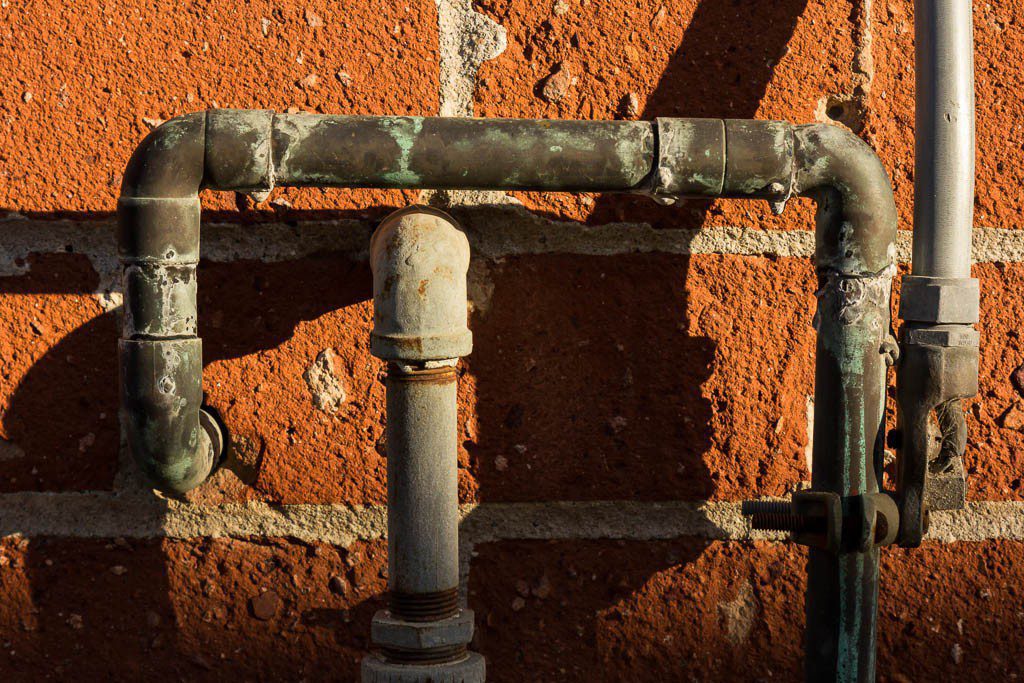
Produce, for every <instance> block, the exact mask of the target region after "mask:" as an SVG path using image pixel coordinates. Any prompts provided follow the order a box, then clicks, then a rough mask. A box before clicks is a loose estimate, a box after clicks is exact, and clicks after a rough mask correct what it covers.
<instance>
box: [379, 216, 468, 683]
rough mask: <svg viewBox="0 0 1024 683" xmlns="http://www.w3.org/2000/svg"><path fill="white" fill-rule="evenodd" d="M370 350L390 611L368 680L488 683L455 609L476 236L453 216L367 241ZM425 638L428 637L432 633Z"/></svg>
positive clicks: (404, 222)
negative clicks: (462, 376) (461, 400)
mask: <svg viewBox="0 0 1024 683" xmlns="http://www.w3.org/2000/svg"><path fill="white" fill-rule="evenodd" d="M370 266H371V268H372V270H373V311H374V313H373V321H374V322H373V332H372V334H371V346H370V349H371V351H372V352H373V354H374V355H375V356H377V357H378V358H381V359H383V360H385V361H387V362H388V374H387V431H386V433H387V439H386V440H387V454H388V589H389V592H390V601H389V609H388V610H386V611H382V612H378V613H377V615H376V616H375V617H374V619H373V624H372V633H373V638H374V642H375V643H376V644H377V645H378V646H379V647H380V648H381V650H380V652H379V653H373V654H370V655H368V656H367V657H366V658H364V660H363V669H362V679H363V682H364V683H393V682H395V681H409V682H410V683H425V682H426V681H445V680H449V679H450V680H452V681H458V683H482V682H483V681H484V677H485V664H484V660H483V658H482V657H480V655H478V654H476V653H471V652H468V651H467V649H466V646H467V645H468V643H469V641H470V639H471V638H472V635H473V613H472V611H471V610H463V609H460V608H459V482H458V441H457V435H458V401H457V395H456V389H457V385H456V379H457V378H456V370H455V365H456V363H457V362H458V359H459V358H461V357H462V356H465V355H467V354H468V353H469V352H470V351H471V350H472V347H473V342H472V335H471V333H470V331H469V328H468V327H467V317H468V316H467V298H466V273H467V271H468V269H469V241H468V240H467V239H466V236H465V235H464V234H463V233H462V231H461V230H460V229H459V227H458V226H457V225H456V224H455V221H454V219H452V218H451V216H448V215H447V214H445V213H443V212H441V211H437V210H435V209H430V208H427V207H415V206H414V207H410V208H407V209H403V210H400V211H397V212H395V213H393V214H391V215H390V216H389V217H388V218H386V219H385V220H384V221H383V222H382V223H381V224H380V226H379V227H378V228H377V230H376V232H374V234H373V239H372V240H371V242H370ZM428 634H430V635H429V637H428Z"/></svg>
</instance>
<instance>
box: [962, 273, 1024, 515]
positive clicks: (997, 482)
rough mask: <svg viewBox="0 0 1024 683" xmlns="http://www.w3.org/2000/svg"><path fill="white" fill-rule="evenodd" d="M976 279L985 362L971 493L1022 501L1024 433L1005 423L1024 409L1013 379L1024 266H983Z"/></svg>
mask: <svg viewBox="0 0 1024 683" xmlns="http://www.w3.org/2000/svg"><path fill="white" fill-rule="evenodd" d="M974 275H975V277H977V278H979V279H980V280H981V323H980V324H979V325H978V329H979V330H980V332H981V359H980V364H979V365H980V372H979V392H978V399H977V400H975V401H973V402H972V407H971V411H970V413H969V418H968V430H969V431H968V443H967V455H966V458H965V465H966V466H967V470H968V475H969V476H968V480H967V481H968V492H969V495H970V497H971V498H974V499H977V500H1011V499H1012V500H1020V499H1021V497H1022V496H1024V490H1022V488H1021V472H1022V471H1024V432H1022V431H1021V430H1020V429H1017V428H1015V427H1014V426H1013V425H1012V423H1007V422H1005V421H1004V420H1003V419H1002V418H1003V415H1004V413H1006V411H1008V410H1010V408H1011V407H1012V406H1017V407H1022V408H1024V396H1022V395H1021V394H1020V393H1019V392H1018V391H1017V390H1016V389H1015V388H1014V386H1013V383H1012V382H1011V380H1010V375H1011V374H1013V372H1014V371H1015V370H1016V369H1017V368H1018V367H1020V366H1021V365H1022V364H1024V341H1022V340H1021V333H1020V322H1019V321H1020V320H1022V319H1024V301H1022V300H1021V297H1020V292H1021V288H1022V287H1024V264H1019V263H1015V264H1002V263H983V264H977V265H975V266H974Z"/></svg>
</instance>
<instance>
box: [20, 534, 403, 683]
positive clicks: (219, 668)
mask: <svg viewBox="0 0 1024 683" xmlns="http://www.w3.org/2000/svg"><path fill="white" fill-rule="evenodd" d="M0 553H2V554H0V588H2V589H3V591H4V598H5V599H4V600H3V601H0V643H2V645H3V648H2V650H0V671H2V672H4V674H5V680H12V681H38V680H49V679H53V680H66V679H68V678H76V679H80V680H140V679H143V678H148V677H160V678H165V677H169V678H171V679H173V680H203V681H222V680H226V679H233V680H279V681H284V680H310V681H314V680H316V681H329V680H335V681H337V680H346V681H349V680H354V679H355V678H356V676H357V672H358V662H359V659H360V658H361V657H362V654H363V652H364V650H365V648H366V646H367V642H368V636H369V623H370V618H371V617H372V616H373V613H374V612H375V611H376V610H377V609H379V608H380V607H381V605H382V602H381V600H380V595H381V592H382V591H383V589H384V579H383V575H384V567H385V565H386V561H385V553H384V552H383V550H382V548H381V547H380V546H379V545H364V544H357V545H355V546H352V547H350V548H347V549H346V548H335V547H332V546H327V545H322V544H311V545H304V544H297V543H292V542H289V541H287V540H283V539H259V540H225V539H208V540H196V541H165V542H158V541H145V542H143V541H126V540H124V539H108V540H60V539H31V540H28V539H23V540H19V539H9V540H8V541H6V542H5V543H4V545H3V546H2V549H0Z"/></svg>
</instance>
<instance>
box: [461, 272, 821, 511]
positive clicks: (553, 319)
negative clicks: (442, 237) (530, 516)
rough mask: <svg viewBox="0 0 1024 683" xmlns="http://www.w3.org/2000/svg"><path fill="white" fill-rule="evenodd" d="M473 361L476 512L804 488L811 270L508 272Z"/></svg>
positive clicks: (481, 328)
mask: <svg viewBox="0 0 1024 683" xmlns="http://www.w3.org/2000/svg"><path fill="white" fill-rule="evenodd" d="M491 277H492V278H493V282H494V293H493V296H492V298H491V300H490V303H489V305H488V311H487V312H486V313H483V314H478V315H477V316H475V317H474V320H473V329H474V335H475V341H474V346H475V351H474V352H473V355H472V356H470V357H469V359H468V360H467V361H466V362H467V364H468V366H469V370H470V372H469V374H470V375H471V380H470V381H472V382H473V384H474V386H473V391H474V392H475V397H476V413H475V414H476V424H475V426H474V433H473V434H467V437H468V439H469V441H468V442H467V444H466V448H467V450H468V451H469V453H470V455H471V456H472V458H473V472H474V474H475V475H476V480H477V482H478V484H479V490H478V492H477V495H478V497H479V498H480V499H481V500H485V501H487V500H558V499H568V500H587V499H644V500H653V499H699V498H706V497H710V498H718V499H734V498H737V497H743V496H750V495H758V494H765V495H767V494H776V495H778V494H783V493H785V492H786V491H787V490H788V489H789V488H790V487H792V486H793V485H794V484H796V483H798V482H799V481H800V480H801V479H806V478H807V474H806V466H805V456H804V444H805V443H806V439H807V436H806V396H807V395H808V394H810V393H811V386H812V385H811V379H812V372H813V369H812V368H813V363H812V353H813V343H814V341H813V340H814V333H813V329H812V328H811V325H810V323H811V316H812V313H813V302H814V299H813V296H812V293H813V285H812V278H813V274H812V269H811V268H810V266H809V264H808V263H806V262H804V261H802V260H797V259H777V260H770V259H764V258H756V257H741V256H719V255H700V256H693V257H686V256H670V255H620V256H613V257H601V256H560V255H546V256H534V257H516V258H509V259H505V260H503V261H502V262H501V263H499V264H497V265H495V266H494V267H493V268H492V270H491Z"/></svg>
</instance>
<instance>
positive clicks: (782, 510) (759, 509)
mask: <svg viewBox="0 0 1024 683" xmlns="http://www.w3.org/2000/svg"><path fill="white" fill-rule="evenodd" d="M741 511H742V513H743V515H744V516H745V517H750V526H751V527H752V528H754V529H758V530H762V531H790V532H794V533H799V532H803V531H813V530H814V527H815V526H818V525H816V524H814V520H811V519H810V518H809V517H807V516H806V515H799V514H797V513H795V512H793V508H792V506H791V505H790V504H789V503H780V502H775V501H764V500H747V501H744V502H743V507H742V510H741Z"/></svg>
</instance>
